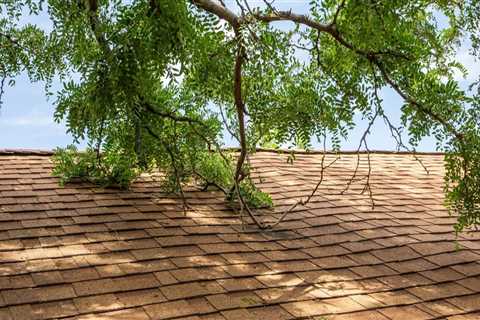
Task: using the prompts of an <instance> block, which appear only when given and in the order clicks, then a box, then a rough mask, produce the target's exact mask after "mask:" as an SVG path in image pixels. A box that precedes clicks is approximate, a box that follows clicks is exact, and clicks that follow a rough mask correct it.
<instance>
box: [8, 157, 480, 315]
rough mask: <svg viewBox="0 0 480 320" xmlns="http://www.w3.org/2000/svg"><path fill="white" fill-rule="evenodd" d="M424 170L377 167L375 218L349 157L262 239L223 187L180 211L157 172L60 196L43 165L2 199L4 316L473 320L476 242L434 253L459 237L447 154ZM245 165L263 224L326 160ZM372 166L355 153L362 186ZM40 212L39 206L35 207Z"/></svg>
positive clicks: (478, 267) (384, 160)
mask: <svg viewBox="0 0 480 320" xmlns="http://www.w3.org/2000/svg"><path fill="white" fill-rule="evenodd" d="M424 158H425V160H426V162H427V163H428V164H429V165H431V166H433V168H432V170H431V172H432V173H431V175H430V176H427V175H425V173H422V172H421V168H419V167H417V166H418V164H416V163H415V162H414V161H413V160H412V159H409V158H407V157H406V156H402V155H379V154H375V155H372V161H373V163H374V166H375V170H374V171H373V174H372V177H371V179H372V180H371V181H372V190H373V192H374V197H375V200H376V201H377V206H376V208H375V209H373V210H372V208H371V205H370V202H369V197H368V194H361V193H360V191H361V188H362V181H358V182H355V183H352V185H351V190H349V191H347V192H345V193H344V195H340V192H341V191H342V189H343V188H344V185H345V183H346V182H347V181H348V179H350V177H351V174H352V170H353V168H354V167H355V160H356V158H355V156H352V155H342V157H341V159H340V160H339V161H337V162H336V163H335V164H334V165H332V167H330V168H329V169H328V170H327V172H326V175H325V180H324V183H323V184H322V185H321V186H320V188H319V190H318V194H317V195H315V196H314V198H313V199H312V202H310V203H309V204H308V205H307V206H306V207H304V206H298V207H297V208H296V209H295V210H294V212H292V213H291V215H289V216H288V217H287V219H286V220H285V221H284V222H283V223H282V224H281V225H279V226H278V227H277V228H276V229H275V230H273V231H264V232H259V231H258V229H256V228H255V227H253V226H252V225H249V224H248V223H249V222H251V221H250V220H249V219H245V222H246V223H247V224H245V225H242V221H241V219H240V218H239V217H238V216H236V215H235V214H234V213H233V212H232V210H231V209H230V208H229V207H228V205H227V204H226V203H225V202H224V200H223V198H222V197H223V196H222V195H221V194H220V193H219V192H217V191H207V192H198V190H196V189H194V188H188V191H186V198H187V202H189V208H188V210H187V213H186V215H185V214H184V212H183V208H182V201H181V199H179V198H178V197H176V198H173V197H170V196H168V195H166V194H164V193H162V192H161V189H160V188H159V187H158V185H156V184H155V183H154V182H153V181H154V180H155V179H150V177H149V176H143V177H142V178H141V179H140V180H139V181H138V182H136V183H135V184H134V185H133V186H132V188H131V189H130V190H129V191H119V190H115V189H97V188H92V187H91V186H89V185H88V184H70V185H68V186H67V187H66V188H60V187H58V185H57V184H56V180H55V178H52V177H50V174H49V170H50V168H51V164H50V163H48V160H46V158H44V157H43V158H42V157H38V156H37V157H35V160H34V161H33V160H32V162H31V163H30V162H29V164H28V165H25V166H24V167H25V168H24V169H22V170H23V171H21V172H22V173H21V174H19V175H18V177H19V178H17V179H13V180H11V185H12V190H10V191H6V192H10V193H8V194H7V195H8V199H6V201H8V203H11V204H8V205H7V206H5V208H6V209H7V210H6V211H5V210H4V212H3V213H5V216H4V217H5V218H6V219H7V218H8V219H7V220H8V221H3V220H2V222H0V225H1V227H2V229H4V230H7V232H6V235H7V236H6V237H5V238H4V239H0V259H1V261H2V262H3V263H2V264H0V291H1V293H2V296H1V298H0V300H1V299H3V300H5V301H4V304H5V306H6V307H4V308H0V312H6V313H7V314H8V315H7V316H9V317H12V316H13V315H18V314H22V315H23V316H24V317H27V318H28V319H36V318H42V319H54V318H59V317H63V318H66V319H67V317H74V318H71V319H75V320H78V319H108V320H111V319H133V320H135V319H141V320H143V319H157V318H158V319H170V318H179V317H186V318H187V317H190V318H188V319H192V320H199V319H203V316H202V315H210V316H211V317H212V319H217V318H218V319H222V320H224V319H230V318H235V317H240V318H242V319H248V318H252V319H265V320H267V319H291V318H297V317H313V318H315V317H317V318H319V317H326V319H328V320H330V319H332V320H337V319H341V320H347V319H348V320H363V319H372V320H377V319H378V320H386V316H389V317H393V318H392V319H396V318H395V317H397V316H399V315H400V316H401V315H404V316H405V315H410V316H409V317H410V318H411V319H417V318H418V319H420V318H421V317H423V316H424V315H425V314H427V315H431V316H432V317H433V316H435V317H440V316H451V315H455V314H459V313H464V312H471V313H474V312H476V311H478V310H480V306H479V305H478V302H476V301H480V295H479V292H480V288H479V287H478V283H480V278H479V279H477V278H478V277H479V275H480V263H478V261H480V259H479V257H480V256H479V255H478V254H477V253H478V248H479V245H478V242H479V240H480V237H478V236H476V235H469V236H468V237H467V236H463V235H462V238H461V239H462V242H463V243H464V244H465V250H463V251H460V252H459V253H457V254H453V255H451V254H452V248H451V246H448V245H444V244H441V243H442V242H439V239H442V240H443V242H445V241H450V240H448V239H450V237H449V231H450V229H449V227H450V226H451V224H452V223H453V222H454V221H453V220H452V219H451V218H450V220H447V217H448V215H447V213H446V212H445V210H443V209H442V207H441V197H440V196H439V195H440V194H441V187H439V183H441V172H442V168H441V165H442V163H441V159H440V158H441V157H438V156H425V157H424ZM437 158H438V159H437ZM28 159H29V158H28V157H24V158H21V159H20V160H19V159H17V158H15V161H14V162H15V164H12V163H10V162H9V161H7V163H9V164H8V165H7V166H9V167H10V166H12V165H15V166H16V165H17V162H18V161H20V162H21V161H28ZM333 159H334V156H328V157H327V160H328V161H331V160H333ZM0 160H1V159H0ZM252 163H253V165H254V167H255V168H256V169H258V170H254V179H256V180H255V181H258V182H259V185H260V187H262V186H265V189H266V190H268V191H269V192H271V194H272V198H273V199H274V201H275V203H276V204H277V207H276V208H275V209H273V210H265V209H264V210H259V211H258V213H259V214H260V216H261V219H263V220H264V221H266V220H267V219H269V220H270V221H275V218H276V217H277V216H278V214H281V212H283V210H285V208H287V207H288V206H290V205H291V204H293V203H295V201H297V200H298V197H305V196H306V195H308V194H309V193H310V192H311V189H312V188H313V187H314V186H315V184H316V182H317V179H318V178H319V176H320V170H319V168H320V163H321V155H318V154H316V155H315V154H312V155H299V156H298V157H297V159H296V161H294V163H293V164H288V163H286V156H285V155H281V156H279V155H277V154H273V153H262V152H260V153H257V154H255V155H254V156H253V157H252ZM365 164H366V163H365V161H364V159H363V157H362V162H361V164H360V171H359V174H360V176H362V175H364V174H365V172H366V169H367V167H366V166H365ZM2 165H4V164H2V163H1V162H0V169H1V168H2ZM31 168H33V169H31ZM30 170H33V171H35V172H33V171H30ZM12 172H15V171H14V170H13V171H12ZM9 181H10V180H9ZM364 181H365V180H363V182H364ZM15 190H19V191H15ZM21 190H24V191H21ZM35 190H37V191H35ZM416 191H418V194H417V193H416ZM2 192H3V191H2ZM36 192H37V193H36ZM0 199H4V194H3V193H2V194H0ZM9 199H14V201H12V200H9ZM38 201H43V204H42V207H38V208H37V207H35V203H37V202H38ZM279 204H280V205H279ZM37 205H38V203H37ZM22 215H23V216H22ZM2 217H3V216H2ZM23 217H28V219H24V218H23ZM22 222H23V224H22ZM447 238H448V239H447ZM429 248H430V249H429ZM431 248H434V250H431ZM412 250H413V251H412ZM446 254H448V255H450V256H444V255H446ZM448 257H452V258H451V259H449V258H448ZM446 268H451V269H452V270H455V277H447V276H446V273H445V272H448V270H446ZM449 274H450V275H452V274H453V271H452V272H450V273H449ZM410 305H411V306H410ZM427 307H428V309H425V308H427ZM365 310H367V311H365ZM465 310H466V311H465ZM0 314H1V313H0ZM334 314H337V315H334ZM338 314H341V315H338ZM415 316H417V318H415ZM319 319H320V318H319ZM401 319H402V320H403V319H405V318H401Z"/></svg>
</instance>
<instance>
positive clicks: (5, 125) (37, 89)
mask: <svg viewBox="0 0 480 320" xmlns="http://www.w3.org/2000/svg"><path fill="white" fill-rule="evenodd" d="M234 2H235V1H234V0H228V1H226V3H227V4H230V5H231V4H232V3H234ZM250 3H251V4H252V5H260V4H261V3H262V1H260V0H253V1H250ZM275 5H276V6H277V7H278V8H279V9H289V8H291V9H292V10H293V11H294V12H298V13H306V12H307V7H308V2H307V1H304V0H277V1H276V2H275ZM439 20H441V19H439ZM26 22H29V23H33V24H37V25H40V26H41V27H43V28H44V29H46V30H48V29H49V28H50V21H49V19H48V16H47V15H40V16H36V17H31V18H29V20H28V21H26ZM440 22H441V21H440ZM278 26H279V27H280V28H284V27H288V26H289V25H288V23H283V22H282V23H278ZM468 48H469V43H468V41H465V43H464V44H463V46H462V47H461V48H460V50H459V52H458V55H457V58H458V60H459V61H460V62H461V63H462V64H463V65H464V66H465V67H466V69H467V70H468V72H469V74H468V75H467V77H466V78H463V76H462V75H460V74H458V79H457V80H459V81H460V83H461V87H462V88H463V89H465V90H466V89H467V87H468V85H469V84H470V83H472V82H473V81H475V80H476V79H478V77H479V74H480V63H479V62H478V61H474V58H473V57H472V56H470V55H469V54H468ZM6 89H7V90H6V93H5V96H4V104H3V106H2V109H1V111H0V148H35V149H53V148H55V147H59V146H60V147H63V146H65V145H67V144H70V143H71V142H72V138H71V136H70V135H69V134H67V133H66V127H65V125H64V124H57V123H55V122H54V120H53V113H54V109H55V108H54V101H55V97H50V99H47V97H46V95H45V92H44V88H43V84H42V83H33V84H32V83H31V82H30V81H29V80H28V78H27V77H26V76H25V75H22V76H20V77H18V78H17V79H16V85H15V87H13V88H11V87H8V88H6ZM52 89H53V90H55V89H60V84H59V83H58V82H56V83H54V86H53V88H52ZM382 98H383V100H384V106H385V110H386V111H387V113H388V115H389V117H390V119H392V120H395V122H396V123H397V124H398V123H399V117H400V107H401V106H402V99H401V98H400V97H399V96H398V95H397V94H395V93H394V92H393V90H389V89H385V90H383V91H382ZM358 120H359V121H358V122H357V124H358V125H357V127H356V129H354V131H353V132H351V134H350V136H349V140H347V141H344V142H343V144H342V149H343V150H354V149H357V147H358V143H359V139H360V136H361V134H362V133H363V131H364V130H365V128H366V127H367V121H364V120H362V119H358ZM225 143H226V145H227V146H236V145H237V143H236V141H234V140H232V139H231V137H229V135H228V133H225ZM314 146H315V147H319V146H318V145H314ZM369 148H370V149H371V150H395V148H396V144H395V141H394V140H393V139H392V138H391V136H390V133H389V131H388V128H387V127H386V126H385V125H384V123H383V122H382V121H381V120H379V121H377V122H376V124H375V125H374V126H373V128H372V130H371V135H370V137H369ZM417 149H418V150H419V151H434V150H435V140H434V139H433V138H432V139H425V140H424V141H423V142H422V143H421V144H420V146H419V147H418V148H417Z"/></svg>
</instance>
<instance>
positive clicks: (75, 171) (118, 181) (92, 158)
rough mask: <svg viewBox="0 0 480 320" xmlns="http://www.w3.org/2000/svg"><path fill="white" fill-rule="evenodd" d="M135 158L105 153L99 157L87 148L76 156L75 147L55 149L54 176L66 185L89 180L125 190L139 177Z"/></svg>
mask: <svg viewBox="0 0 480 320" xmlns="http://www.w3.org/2000/svg"><path fill="white" fill-rule="evenodd" d="M135 160H136V159H135V157H132V155H129V154H127V153H125V152H122V150H108V151H105V152H104V153H103V154H101V155H99V154H97V152H96V151H95V150H94V149H92V148H89V149H87V150H85V151H84V152H78V150H77V148H76V147H75V146H74V145H69V146H67V147H66V148H63V149H62V148H58V149H56V152H55V155H54V157H53V163H54V164H55V167H54V170H53V174H54V175H57V176H58V177H59V178H60V183H61V184H65V183H67V182H70V181H72V180H74V179H75V178H79V179H83V180H88V181H90V182H93V183H95V184H98V185H101V186H114V185H118V186H119V187H122V188H126V187H128V186H129V184H130V183H131V182H132V181H133V180H134V179H135V178H136V177H137V176H138V171H137V170H135V169H133V168H135Z"/></svg>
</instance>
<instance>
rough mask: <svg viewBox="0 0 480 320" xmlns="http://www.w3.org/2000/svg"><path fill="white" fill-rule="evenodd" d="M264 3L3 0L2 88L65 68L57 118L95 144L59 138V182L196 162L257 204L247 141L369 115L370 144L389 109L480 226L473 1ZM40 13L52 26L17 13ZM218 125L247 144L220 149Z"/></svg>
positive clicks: (394, 129) (176, 173)
mask: <svg viewBox="0 0 480 320" xmlns="http://www.w3.org/2000/svg"><path fill="white" fill-rule="evenodd" d="M258 3H259V2H258V1H256V2H255V3H254V2H252V1H249V0H238V1H235V2H234V1H230V2H227V3H226V4H223V1H218V0H189V1H187V0H181V1H180V0H179V1H157V0H149V1H147V0H144V1H122V0H75V1H74V0H70V1H65V0H45V1H42V0H38V1H35V0H23V1H12V0H1V1H0V13H1V18H0V30H2V31H1V33H0V61H1V62H0V80H1V79H3V81H2V83H1V84H2V86H1V87H0V88H1V89H2V90H1V91H0V101H1V93H2V92H3V88H4V84H5V83H8V81H10V84H11V85H13V84H14V82H13V79H14V78H15V76H17V75H18V74H19V73H21V72H24V71H26V72H27V73H28V75H29V76H30V78H31V80H33V81H35V80H45V81H46V83H47V89H48V86H49V84H50V83H51V81H52V80H53V79H54V77H56V76H58V77H59V79H60V81H61V82H62V83H63V89H62V90H60V92H57V93H56V94H57V95H56V98H57V99H56V102H55V103H56V113H55V119H56V120H57V121H59V122H60V121H65V122H66V124H67V127H68V130H69V132H70V133H71V134H72V135H73V137H74V139H75V142H78V141H81V140H87V141H88V142H89V145H90V147H89V149H88V150H87V151H86V152H81V153H77V152H76V151H75V149H74V148H72V147H68V148H67V149H60V150H58V154H57V155H56V157H55V162H56V169H55V173H56V174H58V175H60V176H61V178H62V181H64V182H65V181H68V180H69V179H71V178H73V177H82V178H84V179H89V180H91V181H94V182H96V183H100V184H118V185H122V186H127V185H128V184H129V183H130V182H131V181H132V179H134V178H135V177H136V176H137V175H138V174H139V173H140V172H142V171H146V170H150V169H152V168H159V169H160V170H161V171H162V172H164V173H165V174H166V177H165V181H164V183H163V186H164V188H165V189H166V190H167V191H171V192H177V193H180V194H182V193H183V191H182V186H184V185H185V184H186V183H187V182H190V181H191V179H192V177H193V178H195V179H196V180H200V181H201V182H202V183H203V184H204V185H205V186H208V185H215V186H217V187H218V188H220V189H221V190H223V191H224V192H225V193H226V195H227V197H233V196H236V197H238V198H239V199H237V200H242V199H243V200H246V203H248V204H250V205H252V206H255V207H261V206H264V205H271V199H270V198H269V196H268V195H266V194H264V193H262V192H261V191H260V190H258V189H257V188H256V186H255V184H254V183H253V182H252V180H251V178H250V168H249V166H248V164H246V163H245V162H246V159H247V158H248V157H247V153H252V152H255V149H256V148H257V147H261V146H263V147H265V146H270V147H271V146H276V147H278V146H282V145H285V144H292V145H293V146H294V147H300V148H304V149H309V148H311V147H312V142H313V141H315V140H317V141H318V142H323V141H324V140H329V142H330V144H331V145H332V146H333V148H334V149H336V150H338V149H340V148H341V141H342V138H345V137H348V135H349V133H350V132H351V130H352V129H353V128H354V127H355V126H356V125H357V123H356V120H355V119H357V117H362V118H363V119H366V120H367V121H368V122H369V126H368V128H367V130H366V131H365V134H364V135H363V136H362V138H361V139H360V142H359V149H360V148H364V149H367V150H368V144H367V136H368V134H369V133H370V131H369V130H370V128H371V127H372V125H373V123H374V122H375V121H379V119H382V120H384V121H385V122H386V123H387V125H388V127H389V129H390V131H391V133H392V136H393V139H394V140H395V141H396V142H397V144H398V148H408V149H409V150H410V147H412V149H413V150H414V149H415V147H416V146H417V145H418V143H419V142H420V141H421V140H422V139H423V138H424V137H426V136H434V137H435V138H436V139H437V141H438V149H439V150H441V151H444V152H445V153H446V156H445V168H446V175H445V192H446V199H447V205H448V206H449V207H450V208H451V209H452V212H456V213H459V214H460V215H459V220H458V225H457V230H461V229H463V228H465V227H471V226H474V225H478V224H479V222H480V212H479V205H480V199H479V194H480V192H479V191H480V168H479V166H480V165H479V164H480V152H479V148H478V147H479V145H480V138H479V137H480V114H479V111H478V109H479V107H480V92H479V91H478V88H479V87H478V83H473V84H472V89H473V90H474V91H473V92H474V93H473V94H469V93H468V92H464V91H463V90H462V89H461V88H460V86H459V83H458V82H457V81H456V80H455V74H456V73H458V71H460V72H465V71H466V70H465V68H464V67H463V66H462V65H461V64H459V63H458V61H456V57H455V55H456V53H457V51H458V47H459V43H460V40H461V39H462V37H463V36H468V37H469V38H470V39H471V43H472V52H471V53H472V54H473V55H475V56H477V57H479V56H480V55H479V52H480V50H479V44H480V34H479V30H480V28H478V26H479V21H480V18H479V17H480V14H479V13H480V10H479V8H480V4H479V1H478V0H470V1H462V2H461V3H457V2H455V1H445V0H434V1H431V0H428V1H426V0H397V1H371V0H368V1H364V0H322V1H320V0H312V1H309V3H308V5H307V7H308V15H302V14H297V13H295V12H293V11H288V10H286V11H282V10H280V9H279V8H277V7H276V3H275V2H273V3H272V2H271V1H264V2H263V4H262V5H258ZM254 4H256V5H255V6H254ZM278 5H280V1H278ZM35 15H48V17H49V18H50V21H51V22H52V27H51V30H44V29H41V28H40V27H39V26H36V25H25V24H22V22H21V21H22V19H23V18H25V17H28V16H30V17H31V16H35ZM439 20H442V23H440V21H439ZM277 21H284V22H283V24H278V23H277ZM47 29H48V28H47ZM6 81H7V82H6ZM387 87H389V88H391V89H392V90H393V91H395V92H396V93H397V94H398V95H399V96H400V97H401V98H402V99H403V100H404V105H403V107H402V108H401V111H400V112H401V119H400V121H401V125H400V126H394V125H392V123H393V122H392V121H390V119H388V117H387V116H386V114H388V112H386V110H385V109H386V108H388V105H387V104H385V103H384V102H383V101H382V100H381V99H380V98H379V92H380V90H382V89H383V88H387ZM475 89H476V90H477V91H476V93H475ZM404 129H405V131H406V134H408V137H409V141H408V143H404V142H403V140H402V138H403V135H402V134H403V130H404ZM224 130H228V131H229V133H230V134H232V135H233V136H235V138H236V139H237V140H238V141H239V144H240V146H241V150H240V152H239V153H236V154H226V152H223V151H221V148H222V141H223V136H222V133H223V131H224ZM235 162H236V165H235ZM367 181H368V179H367ZM237 189H239V190H237Z"/></svg>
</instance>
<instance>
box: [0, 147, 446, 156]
mask: <svg viewBox="0 0 480 320" xmlns="http://www.w3.org/2000/svg"><path fill="white" fill-rule="evenodd" d="M224 150H226V151H240V148H237V147H228V148H224ZM256 152H272V153H278V154H290V153H295V154H323V153H326V154H357V153H360V154H367V153H371V154H393V155H395V154H398V155H413V154H417V155H436V156H443V155H445V153H444V152H434V151H427V152H421V151H417V152H411V151H392V150H370V151H365V150H361V151H356V150H341V151H338V152H336V151H331V150H329V151H326V152H324V151H322V150H299V149H270V148H257V149H256ZM54 153H55V152H54V151H53V150H44V149H0V156H52V155H53V154H54Z"/></svg>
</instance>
